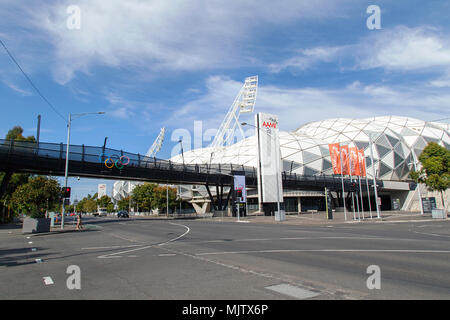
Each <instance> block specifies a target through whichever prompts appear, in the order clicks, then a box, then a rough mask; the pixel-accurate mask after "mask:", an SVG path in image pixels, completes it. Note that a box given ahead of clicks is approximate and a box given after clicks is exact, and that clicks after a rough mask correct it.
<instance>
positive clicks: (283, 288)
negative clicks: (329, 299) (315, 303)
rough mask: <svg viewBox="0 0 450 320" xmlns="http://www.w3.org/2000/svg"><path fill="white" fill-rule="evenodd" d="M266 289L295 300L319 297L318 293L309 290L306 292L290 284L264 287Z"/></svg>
mask: <svg viewBox="0 0 450 320" xmlns="http://www.w3.org/2000/svg"><path fill="white" fill-rule="evenodd" d="M266 289H269V290H272V291H275V292H278V293H281V294H284V295H287V296H291V297H294V298H297V299H301V300H303V299H309V298H314V297H317V296H318V295H319V293H317V292H313V291H310V290H306V289H302V288H299V287H296V286H293V285H290V284H284V283H283V284H277V285H274V286H269V287H266Z"/></svg>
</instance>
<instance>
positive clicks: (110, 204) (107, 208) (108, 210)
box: [106, 202, 116, 212]
mask: <svg viewBox="0 0 450 320" xmlns="http://www.w3.org/2000/svg"><path fill="white" fill-rule="evenodd" d="M106 211H107V212H115V211H116V210H114V204H113V203H112V202H111V203H108V205H107V206H106Z"/></svg>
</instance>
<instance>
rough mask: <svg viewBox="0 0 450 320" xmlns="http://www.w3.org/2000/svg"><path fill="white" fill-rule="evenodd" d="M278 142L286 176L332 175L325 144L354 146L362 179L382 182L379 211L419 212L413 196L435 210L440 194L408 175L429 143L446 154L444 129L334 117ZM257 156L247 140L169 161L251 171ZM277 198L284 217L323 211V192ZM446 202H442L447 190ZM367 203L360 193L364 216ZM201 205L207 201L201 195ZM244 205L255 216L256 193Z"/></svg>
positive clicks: (392, 119)
mask: <svg viewBox="0 0 450 320" xmlns="http://www.w3.org/2000/svg"><path fill="white" fill-rule="evenodd" d="M279 141H280V151H281V161H282V166H281V168H280V170H281V171H284V172H286V173H296V174H298V175H312V176H314V175H333V168H332V164H331V158H330V152H329V147H328V146H329V144H332V143H340V144H341V145H349V146H355V147H357V148H358V149H363V150H364V153H365V161H366V168H367V170H366V172H367V177H368V178H369V179H372V178H373V172H375V176H376V179H377V180H381V181H382V182H383V184H382V185H383V187H382V189H381V190H380V192H379V194H378V196H379V198H380V199H379V203H380V202H381V206H380V208H381V210H406V211H420V207H419V203H420V202H419V194H420V195H421V196H422V198H423V200H424V205H425V207H426V206H428V205H430V203H428V202H427V201H431V203H435V204H436V205H437V206H438V207H439V206H440V205H441V200H440V199H441V197H440V195H439V194H435V193H430V192H428V191H427V190H426V187H425V186H424V185H420V186H419V187H418V188H416V186H415V184H414V183H412V182H413V181H412V180H411V179H410V177H409V173H410V171H411V170H414V169H415V168H417V169H418V168H420V163H419V162H418V158H419V156H420V154H421V152H422V151H423V149H424V148H425V147H426V145H427V144H428V143H429V142H436V143H438V144H439V145H441V146H444V147H445V148H447V149H450V134H449V124H446V123H440V122H426V121H422V120H418V119H413V118H407V117H399V116H384V117H373V118H366V119H345V118H337V119H328V120H323V121H317V122H311V123H307V124H304V125H302V126H300V127H299V128H298V129H296V130H294V131H292V132H283V131H280V132H279ZM370 142H372V148H371V143H370ZM257 152H258V149H257V139H256V136H252V137H249V138H246V139H243V140H241V141H239V142H237V143H235V144H233V145H230V146H223V147H220V148H217V147H208V148H202V149H195V150H190V151H187V152H184V154H183V155H181V154H180V155H177V156H175V157H173V158H172V159H171V160H172V161H174V162H180V163H181V162H182V161H184V163H186V164H205V163H214V164H233V165H234V164H235V165H244V166H247V167H257V165H258V157H257ZM182 158H183V159H182ZM372 159H373V161H372ZM194 191H195V196H196V197H197V202H198V198H199V197H200V196H201V195H202V193H204V190H202V188H201V187H197V188H194ZM369 196H370V198H371V207H372V208H374V207H375V198H374V195H373V194H370V192H369ZM283 198H284V208H285V211H286V212H288V213H289V212H304V211H307V210H324V209H325V199H324V193H323V192H317V191H309V192H308V191H294V190H283ZM446 198H447V202H448V201H449V199H448V198H449V192H448V191H447V193H446ZM368 199H369V198H368V196H367V192H364V191H363V203H362V205H363V207H365V209H366V211H367V210H368V208H369V201H368ZM205 202H208V200H207V196H206V195H205ZM248 202H249V207H248V208H249V212H252V211H256V210H257V208H258V206H257V192H256V190H248ZM357 204H358V203H357ZM425 209H426V210H427V208H425Z"/></svg>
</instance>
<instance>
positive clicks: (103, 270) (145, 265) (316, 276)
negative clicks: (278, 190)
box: [0, 217, 450, 300]
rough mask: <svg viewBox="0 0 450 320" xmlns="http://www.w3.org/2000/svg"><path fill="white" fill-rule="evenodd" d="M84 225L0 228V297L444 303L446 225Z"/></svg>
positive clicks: (448, 289) (449, 281)
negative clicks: (28, 230)
mask: <svg viewBox="0 0 450 320" xmlns="http://www.w3.org/2000/svg"><path fill="white" fill-rule="evenodd" d="M84 223H85V230H84V231H82V232H79V231H78V232H64V233H51V234H33V235H23V234H21V230H20V229H1V230H0V283H1V288H0V299H120V300H123V299H168V300H172V299H188V300H191V299H225V300H227V299H233V300H236V299H238V300H240V299H244V300H245V299H271V300H277V299H449V298H450V228H449V227H450V222H449V221H439V222H438V221H436V222H418V223H410V222H405V223H390V224H384V223H380V224H366V223H359V224H345V223H342V224H328V225H321V226H302V225H285V224H283V225H279V224H256V223H242V222H241V223H238V222H220V221H202V220H150V219H142V218H136V219H135V218H131V219H122V220H119V219H114V218H109V217H108V218H87V219H84ZM69 266H77V267H78V268H79V269H78V270H79V275H80V277H79V282H78V283H79V284H80V285H81V288H80V289H77V288H75V289H69V287H70V285H69V286H68V285H67V284H68V282H70V283H72V285H73V284H74V283H77V282H76V281H78V280H73V279H74V278H73V277H72V276H73V275H76V273H77V272H75V273H74V272H73V269H69V271H70V272H69V273H67V270H68V267H69ZM369 266H372V267H370V268H369ZM373 266H376V267H375V269H376V268H378V271H379V272H378V271H375V273H373V272H374V271H373V270H375V269H373V268H374V267H373ZM368 268H369V271H370V272H368ZM378 276H379V277H378ZM71 277H72V278H71ZM368 278H370V279H369V287H372V289H369V287H368ZM68 279H69V280H68ZM77 279H78V278H77ZM374 279H375V280H374ZM74 281H75V282H74ZM377 281H378V282H377ZM377 283H378V284H379V289H378V288H377V287H376V285H375V288H373V287H374V284H377ZM370 284H371V285H370Z"/></svg>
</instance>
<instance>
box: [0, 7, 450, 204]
mask: <svg viewBox="0 0 450 320" xmlns="http://www.w3.org/2000/svg"><path fill="white" fill-rule="evenodd" d="M373 6H377V8H379V9H380V11H379V15H377V11H373V10H368V9H370V8H372V7H373ZM449 12H450V1H442V0H428V1H423V0H421V1H417V0H395V1H394V0H392V1H380V0H370V1H365V0H316V1H310V0H278V1H273V0H257V1H256V0H255V1H249V0H238V1H235V0H227V1H224V0H222V1H217V0H190V1H185V0H171V1H167V0H157V1H154V0H153V1H152V0H145V1H144V0H127V1H123V0H120V1H119V0H108V1H105V0H70V1H66V0H58V1H56V0H45V1H40V0H35V1H24V0H0V39H1V40H2V41H3V43H4V44H5V45H6V46H7V48H8V50H9V51H10V52H11V53H12V55H13V56H14V57H15V59H16V60H17V62H18V63H19V64H20V66H21V67H22V69H23V70H24V71H25V72H26V74H27V75H28V76H29V78H30V79H32V81H33V83H34V84H35V86H36V87H37V88H38V89H39V91H40V92H41V93H42V94H43V95H44V96H45V98H46V99H47V100H48V101H49V102H50V103H51V105H52V106H53V108H52V107H50V106H49V105H48V104H47V103H46V102H45V101H44V100H43V99H42V98H41V97H40V96H39V94H38V93H37V92H36V91H35V89H34V88H33V87H32V86H31V85H30V84H29V82H28V81H27V79H26V78H25V77H24V75H23V74H22V73H21V71H20V70H19V68H18V67H17V66H16V65H15V64H14V63H13V61H12V60H11V58H10V57H9V56H8V55H7V53H6V51H5V50H4V48H3V47H1V46H0V108H1V111H2V112H1V114H2V115H1V116H0V137H4V136H5V135H6V133H7V132H8V130H9V129H11V128H12V127H13V126H15V125H20V126H21V127H22V128H23V129H24V135H26V136H28V135H36V126H37V116H38V115H41V132H40V140H41V141H45V142H56V143H60V142H64V143H65V141H66V139H67V124H66V120H67V118H68V115H69V113H71V114H77V113H86V112H88V113H89V112H100V111H101V112H105V114H104V115H86V116H83V117H79V118H76V119H74V120H73V122H72V128H71V143H73V144H79V145H81V144H85V145H93V146H102V145H103V142H104V139H105V137H108V140H107V147H110V148H115V149H123V150H126V151H128V152H133V153H141V154H143V153H146V152H147V150H148V148H149V147H150V146H151V145H152V143H153V141H154V140H155V139H156V137H157V135H158V133H159V131H160V129H161V128H162V127H165V128H166V138H165V141H164V144H163V146H162V149H161V151H160V152H159V153H158V154H157V157H159V158H163V159H167V158H170V157H171V156H173V155H176V154H178V153H179V152H180V147H179V144H178V140H179V139H180V138H181V139H183V148H184V150H185V151H186V150H189V149H192V148H194V142H195V141H197V142H198V141H200V145H203V146H207V145H208V143H209V142H210V140H209V139H211V132H215V130H217V128H218V127H219V126H220V123H221V122H222V120H223V118H224V117H225V115H226V113H227V111H228V109H229V107H230V106H231V104H232V103H233V101H234V98H235V97H236V95H237V93H238V92H239V89H240V88H241V86H242V84H243V82H244V79H245V78H246V77H249V76H254V75H258V77H259V87H258V96H257V99H256V104H255V110H254V112H267V113H272V114H276V115H278V116H279V121H280V130H284V131H290V130H295V129H296V128H298V127H299V126H301V125H302V124H304V123H307V122H311V121H317V120H323V119H327V118H336V117H349V118H366V117H373V116H385V115H400V116H407V117H413V118H418V119H422V120H437V119H443V118H448V117H450V19H448V16H449V14H448V13H449ZM378 18H379V19H378ZM378 21H379V22H380V23H379V25H377V24H376V22H378ZM242 121H248V122H250V123H252V122H253V115H246V116H244V117H243V118H242ZM446 121H448V120H446ZM194 125H195V126H196V128H197V132H198V130H199V129H198V128H200V132H201V134H200V135H197V136H195V135H194ZM249 134H252V133H251V132H250V133H249ZM199 136H200V137H199ZM196 146H199V145H198V144H197V145H196ZM60 181H62V179H60ZM98 183H106V184H107V190H108V193H110V192H111V188H112V184H113V181H111V180H91V179H83V178H82V179H80V180H78V179H76V178H71V179H69V185H71V186H72V194H73V197H76V198H81V197H83V196H85V195H86V194H88V193H91V194H93V193H94V192H96V191H97V184H98Z"/></svg>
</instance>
